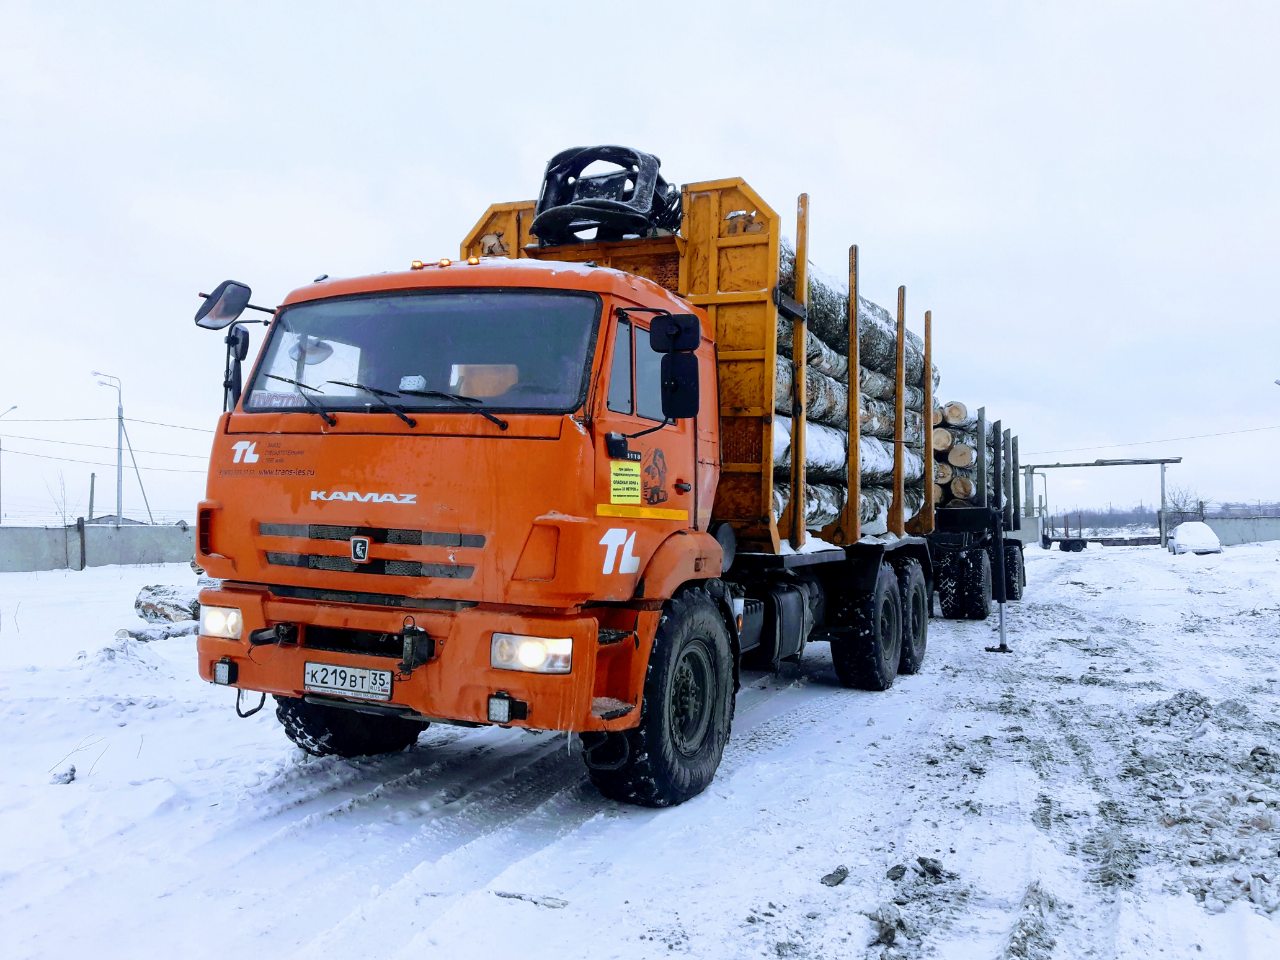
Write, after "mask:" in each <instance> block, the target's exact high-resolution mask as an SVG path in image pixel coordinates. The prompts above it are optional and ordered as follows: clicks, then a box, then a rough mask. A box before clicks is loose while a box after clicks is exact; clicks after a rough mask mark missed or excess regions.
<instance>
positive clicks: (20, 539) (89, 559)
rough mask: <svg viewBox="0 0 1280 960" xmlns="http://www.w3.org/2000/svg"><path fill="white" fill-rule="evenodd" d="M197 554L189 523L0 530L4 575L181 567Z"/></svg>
mask: <svg viewBox="0 0 1280 960" xmlns="http://www.w3.org/2000/svg"><path fill="white" fill-rule="evenodd" d="M194 553H195V531H194V530H193V529H192V528H191V527H188V526H187V525H185V524H175V525H173V526H151V525H149V524H148V525H144V524H123V525H121V526H119V527H117V526H113V525H110V524H97V523H90V524H86V523H85V522H84V521H83V520H81V521H78V522H77V523H76V524H75V525H74V526H67V527H10V526H0V573H17V572H25V571H32V570H83V569H84V568H85V567H104V566H107V565H109V564H114V563H125V564H137V563H178V562H181V561H183V560H190V559H191V557H192V556H193V555H194Z"/></svg>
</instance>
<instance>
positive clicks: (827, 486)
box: [773, 243, 938, 534]
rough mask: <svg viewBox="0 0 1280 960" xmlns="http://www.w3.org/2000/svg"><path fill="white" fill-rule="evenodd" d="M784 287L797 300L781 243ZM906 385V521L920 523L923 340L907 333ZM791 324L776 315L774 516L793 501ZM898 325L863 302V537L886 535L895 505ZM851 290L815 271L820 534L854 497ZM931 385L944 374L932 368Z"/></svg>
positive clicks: (811, 387) (810, 432) (809, 383)
mask: <svg viewBox="0 0 1280 960" xmlns="http://www.w3.org/2000/svg"><path fill="white" fill-rule="evenodd" d="M779 284H780V286H781V288H782V292H783V293H785V294H786V295H787V296H791V297H794V296H795V251H794V250H793V249H792V248H791V247H790V246H789V245H788V244H786V243H784V244H783V245H782V262H781V273H780V278H779ZM905 341H906V344H905V351H904V353H905V364H904V366H905V372H906V383H907V387H906V388H905V389H904V391H903V404H904V407H905V410H906V415H905V418H904V439H905V441H906V447H905V452H906V457H905V458H904V470H903V475H904V485H905V494H904V498H903V515H904V516H905V517H911V516H913V515H914V514H915V513H916V512H917V511H918V510H919V509H920V507H921V505H922V504H923V502H924V484H925V482H926V481H927V480H928V477H927V476H926V471H925V469H924V467H925V464H924V461H923V455H924V435H925V434H924V431H925V430H926V429H928V426H927V424H926V422H925V414H924V399H925V391H924V376H925V371H924V341H923V340H922V339H921V338H920V336H919V335H917V334H915V333H913V332H911V331H907V335H906V338H905ZM791 343H792V325H791V321H790V320H788V319H787V318H785V317H783V316H781V315H779V318H778V355H777V361H776V366H775V370H774V378H775V397H776V401H775V404H774V410H775V413H776V414H779V416H775V417H774V430H773V438H774V442H773V465H774V478H775V488H774V502H773V510H774V516H775V517H778V518H780V517H781V516H782V513H783V511H784V510H785V509H786V506H787V501H788V498H789V495H790V482H789V481H790V471H791V420H790V415H791V413H792V411H793V408H794V404H795V396H796V389H795V388H796V384H795V364H794V363H793V362H792V360H791ZM897 351H898V345H897V322H896V321H895V320H894V319H893V318H892V317H891V316H890V315H889V312H888V311H887V310H885V309H884V308H883V307H881V306H879V305H878V304H875V303H872V302H871V301H870V300H867V299H866V298H864V297H861V296H860V297H858V359H859V362H860V363H859V369H858V370H857V376H858V392H857V398H858V399H857V418H858V420H857V424H858V429H857V434H858V450H859V458H860V460H859V462H860V467H861V484H860V486H861V497H860V500H859V504H858V510H859V515H860V517H861V520H862V532H863V533H864V534H880V533H884V532H885V531H886V530H887V529H888V516H889V506H890V502H891V500H892V490H891V487H892V483H893V441H894V427H895V422H896V406H895V405H896V401H897V392H896V389H895V386H896V381H897ZM848 352H849V292H848V290H847V288H846V287H845V286H844V285H843V284H842V283H839V282H837V281H833V280H830V279H827V278H820V277H819V276H818V275H817V273H816V271H815V270H814V268H813V266H812V264H810V266H809V291H808V329H807V331H806V337H805V357H806V370H805V391H806V394H805V419H806V421H807V427H806V431H805V436H806V445H805V452H806V458H805V459H806V463H805V475H806V477H807V479H808V482H807V483H806V485H805V526H806V527H807V528H808V529H810V530H821V529H822V528H824V527H826V526H829V525H830V524H832V523H834V522H835V521H836V519H837V518H838V517H839V515H840V512H841V511H842V510H843V509H844V504H845V500H846V499H847V496H848V487H847V479H848V478H847V476H846V471H847V463H848V446H849V439H848V438H849V422H850V412H851V411H850V407H851V404H850V391H849V383H850V370H849V359H848ZM930 373H931V376H932V377H933V383H934V386H935V387H936V386H937V383H938V371H937V368H936V367H934V368H933V369H932V370H931V371H930Z"/></svg>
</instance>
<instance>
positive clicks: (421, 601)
mask: <svg viewBox="0 0 1280 960" xmlns="http://www.w3.org/2000/svg"><path fill="white" fill-rule="evenodd" d="M269 589H270V590H271V592H272V594H274V595H275V596H277V597H290V598H293V599H296V600H319V601H321V602H322V603H362V604H365V605H366V606H370V607H411V608H413V609H415V610H447V611H453V610H465V609H466V608H468V607H474V606H475V605H476V604H475V602H474V601H471V600H437V599H433V598H429V597H402V596H398V595H396V594H392V593H365V592H363V591H360V590H318V589H316V588H314V587H287V586H284V585H282V584H272V585H271V586H270V587H269Z"/></svg>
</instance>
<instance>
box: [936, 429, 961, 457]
mask: <svg viewBox="0 0 1280 960" xmlns="http://www.w3.org/2000/svg"><path fill="white" fill-rule="evenodd" d="M955 442H956V438H955V437H954V436H952V435H951V431H950V430H948V429H947V428H946V427H934V428H933V452H934V455H935V456H936V455H938V454H944V453H946V452H947V451H948V450H950V449H951V447H952V445H953V444H955Z"/></svg>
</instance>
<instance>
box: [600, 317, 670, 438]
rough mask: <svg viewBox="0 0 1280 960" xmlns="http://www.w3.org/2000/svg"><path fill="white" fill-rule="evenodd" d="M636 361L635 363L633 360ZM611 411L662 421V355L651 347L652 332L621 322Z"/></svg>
mask: <svg viewBox="0 0 1280 960" xmlns="http://www.w3.org/2000/svg"><path fill="white" fill-rule="evenodd" d="M632 358H634V362H633V359H632ZM608 406H609V409H610V410H612V411H614V412H615V413H634V414H636V415H637V416H641V417H644V418H645V419H646V420H654V421H662V420H663V419H664V418H663V416H662V354H660V353H655V352H654V351H653V350H652V349H651V348H650V347H649V331H648V330H645V329H643V328H641V327H637V326H636V325H634V324H633V323H631V322H629V321H627V320H619V321H618V333H617V336H616V337H615V339H614V347H613V369H612V370H611V371H610V373H609V402H608Z"/></svg>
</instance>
